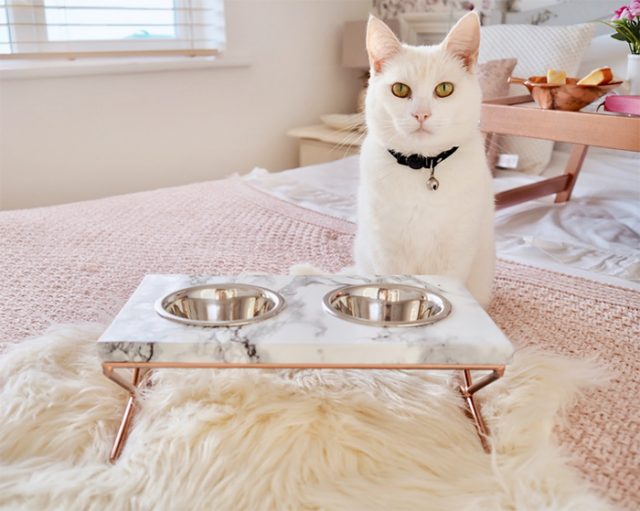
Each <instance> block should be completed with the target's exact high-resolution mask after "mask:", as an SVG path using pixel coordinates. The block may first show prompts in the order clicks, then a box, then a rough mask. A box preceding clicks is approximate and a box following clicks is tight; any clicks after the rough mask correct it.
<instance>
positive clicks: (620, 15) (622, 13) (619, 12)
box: [611, 5, 633, 21]
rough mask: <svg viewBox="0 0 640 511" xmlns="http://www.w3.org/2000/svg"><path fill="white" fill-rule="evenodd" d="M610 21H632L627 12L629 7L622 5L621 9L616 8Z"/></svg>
mask: <svg viewBox="0 0 640 511" xmlns="http://www.w3.org/2000/svg"><path fill="white" fill-rule="evenodd" d="M611 19H612V20H621V19H627V20H629V21H631V20H633V15H632V14H631V12H630V11H629V6H627V5H623V6H622V7H618V8H617V9H616V10H615V12H614V13H613V18H611Z"/></svg>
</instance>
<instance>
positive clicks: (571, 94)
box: [509, 76, 622, 112]
mask: <svg viewBox="0 0 640 511" xmlns="http://www.w3.org/2000/svg"><path fill="white" fill-rule="evenodd" d="M577 81H578V78H569V77H567V83H566V84H564V85H556V84H549V83H547V77H546V76H530V77H529V78H528V79H526V80H525V79H524V78H516V77H515V76H512V77H510V78H509V83H516V84H521V85H524V86H525V87H526V88H527V89H529V93H530V94H531V96H532V97H533V100H534V101H535V102H536V103H537V104H538V106H539V107H540V108H543V109H545V110H569V111H572V112H577V111H578V110H581V109H582V108H584V107H585V106H587V105H588V104H590V103H593V102H594V101H595V100H596V99H598V98H599V97H601V96H603V95H605V94H606V93H607V92H609V91H612V90H613V89H615V88H616V87H618V85H620V84H621V83H622V82H621V81H616V82H609V83H607V84H605V85H577Z"/></svg>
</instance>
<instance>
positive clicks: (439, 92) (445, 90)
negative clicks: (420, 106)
mask: <svg viewBox="0 0 640 511" xmlns="http://www.w3.org/2000/svg"><path fill="white" fill-rule="evenodd" d="M435 92H436V96H438V97H439V98H446V97H447V96H451V94H453V84H452V83H451V82H442V83H439V84H438V85H436V91H435Z"/></svg>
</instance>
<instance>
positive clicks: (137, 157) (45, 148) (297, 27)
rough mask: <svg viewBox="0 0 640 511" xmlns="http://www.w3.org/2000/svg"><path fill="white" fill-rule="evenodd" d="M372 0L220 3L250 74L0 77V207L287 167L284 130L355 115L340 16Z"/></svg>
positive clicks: (293, 152) (360, 15)
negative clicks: (334, 116) (344, 62)
mask: <svg viewBox="0 0 640 511" xmlns="http://www.w3.org/2000/svg"><path fill="white" fill-rule="evenodd" d="M369 8H370V1H369V0H228V1H227V2H226V14H227V24H228V41H229V49H230V50H236V51H237V50H246V51H247V52H248V56H249V58H250V60H251V64H250V65H249V66H247V67H237V68H218V69H199V70H173V71H162V72H153V73H137V74H136V73H131V74H120V75H114V74H111V75H92V76H67V77H56V78H31V79H5V80H2V81H0V209H13V208H25V207H33V206H44V205H50V204H57V203H62V202H69V201H76V200H84V199H91V198H96V197H102V196H106V195H112V194H119V193H126V192H131V191H138V190H146V189H153V188H158V187H163V186H170V185H178V184H183V183H190V182H195V181H203V180H209V179H215V178H218V177H222V176H225V175H228V174H230V173H233V172H246V171H248V170H250V169H251V168H253V167H254V166H263V167H266V168H268V169H270V170H281V169H285V168H290V167H294V166H296V163H297V146H296V143H295V141H293V140H292V139H289V138H288V137H286V135H285V132H286V131H287V130H288V129H290V128H292V127H295V126H301V125H306V124H311V123H315V122H318V117H319V115H321V114H323V113H328V112H349V111H352V110H353V107H354V104H355V97H356V94H357V90H358V87H359V85H360V81H359V80H358V73H357V72H356V71H351V70H346V69H344V68H342V67H341V66H340V34H341V29H342V24H343V22H344V21H348V20H357V19H365V18H366V16H367V13H368V11H369Z"/></svg>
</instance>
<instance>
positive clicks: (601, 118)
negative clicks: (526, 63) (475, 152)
mask: <svg viewBox="0 0 640 511" xmlns="http://www.w3.org/2000/svg"><path fill="white" fill-rule="evenodd" d="M480 130H481V131H483V132H485V133H487V138H486V142H485V143H486V146H487V147H488V149H489V151H488V152H487V159H488V160H489V162H491V163H493V162H494V161H495V159H496V156H497V155H496V151H497V149H496V147H497V146H496V144H494V143H493V137H494V134H502V135H516V136H521V137H531V138H541V139H545V140H553V141H556V142H568V143H570V144H574V145H573V149H572V150H571V155H570V157H569V161H568V162H567V166H566V167H565V169H564V173H563V174H561V175H559V176H555V177H552V178H549V179H544V180H542V181H538V182H536V183H532V184H529V185H525V186H519V187H517V188H512V189H511V190H506V191H504V192H500V193H498V194H496V207H497V208H498V209H500V208H506V207H508V206H513V205H515V204H519V203H521V202H525V201H528V200H532V199H537V198H539V197H543V196H545V195H550V194H554V193H555V194H556V199H555V202H567V201H568V200H570V199H571V192H573V187H574V186H575V184H576V181H577V180H578V175H579V173H580V169H581V168H582V163H583V162H584V158H585V156H586V154H587V149H589V146H597V147H606V148H609V149H621V150H626V151H640V117H639V116H633V115H624V114H615V113H611V112H602V113H596V112H567V111H563V110H544V109H542V108H539V107H538V106H537V105H536V104H535V103H534V102H533V99H532V98H531V96H529V95H524V96H512V97H507V98H499V99H492V100H488V101H485V102H483V103H482V115H481V117H480Z"/></svg>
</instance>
